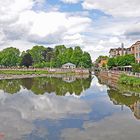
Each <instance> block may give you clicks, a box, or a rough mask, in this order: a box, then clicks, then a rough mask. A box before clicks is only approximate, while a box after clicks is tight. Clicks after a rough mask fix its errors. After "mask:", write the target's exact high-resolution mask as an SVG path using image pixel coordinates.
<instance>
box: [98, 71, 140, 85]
mask: <svg viewBox="0 0 140 140" xmlns="http://www.w3.org/2000/svg"><path fill="white" fill-rule="evenodd" d="M122 74H126V75H127V76H133V77H138V78H140V73H133V72H123V71H101V72H99V73H98V77H99V79H100V80H102V81H101V82H103V83H106V84H107V85H112V86H114V87H115V86H116V85H117V83H118V80H119V77H120V76H121V75H122Z"/></svg>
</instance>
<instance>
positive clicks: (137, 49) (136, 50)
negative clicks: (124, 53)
mask: <svg viewBox="0 0 140 140" xmlns="http://www.w3.org/2000/svg"><path fill="white" fill-rule="evenodd" d="M130 49H131V54H134V56H135V58H136V62H137V63H140V41H137V42H136V43H135V44H133V45H132V46H131V47H130Z"/></svg>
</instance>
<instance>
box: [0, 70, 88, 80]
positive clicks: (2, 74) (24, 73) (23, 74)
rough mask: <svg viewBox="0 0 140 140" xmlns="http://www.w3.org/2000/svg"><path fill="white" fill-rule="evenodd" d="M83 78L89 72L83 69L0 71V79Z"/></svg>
mask: <svg viewBox="0 0 140 140" xmlns="http://www.w3.org/2000/svg"><path fill="white" fill-rule="evenodd" d="M54 75H55V76H56V75H57V76H59V75H63V76H68V75H71V76H75V75H76V76H78V75H79V76H83V75H89V72H88V71H87V70H86V71H85V70H83V69H73V70H64V69H63V70H62V69H0V79H1V80H3V79H21V78H34V77H46V76H54Z"/></svg>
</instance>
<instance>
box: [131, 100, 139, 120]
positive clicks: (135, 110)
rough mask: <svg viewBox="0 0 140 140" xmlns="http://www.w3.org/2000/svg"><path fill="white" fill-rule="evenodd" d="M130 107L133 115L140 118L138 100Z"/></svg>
mask: <svg viewBox="0 0 140 140" xmlns="http://www.w3.org/2000/svg"><path fill="white" fill-rule="evenodd" d="M130 108H131V110H132V111H133V112H134V115H135V117H136V118H137V119H140V101H137V102H135V103H134V104H133V105H131V106H130Z"/></svg>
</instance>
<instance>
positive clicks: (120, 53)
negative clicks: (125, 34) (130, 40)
mask: <svg viewBox="0 0 140 140" xmlns="http://www.w3.org/2000/svg"><path fill="white" fill-rule="evenodd" d="M126 54H132V52H131V48H124V44H123V43H122V46H121V47H119V48H114V49H110V51H109V57H111V58H113V57H117V56H123V55H126Z"/></svg>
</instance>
